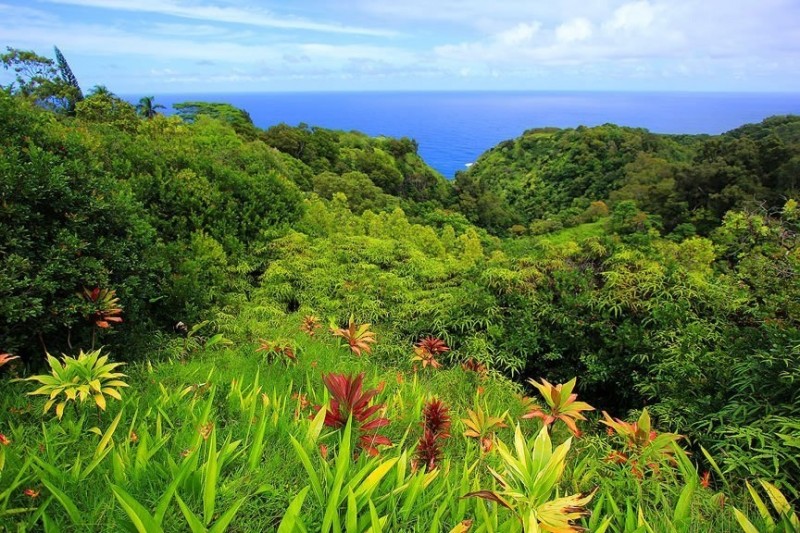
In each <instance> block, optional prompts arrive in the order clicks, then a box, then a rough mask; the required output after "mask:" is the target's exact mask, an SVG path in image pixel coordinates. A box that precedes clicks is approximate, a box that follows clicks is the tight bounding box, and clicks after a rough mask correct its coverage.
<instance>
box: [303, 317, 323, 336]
mask: <svg viewBox="0 0 800 533" xmlns="http://www.w3.org/2000/svg"><path fill="white" fill-rule="evenodd" d="M319 328H320V323H319V318H317V317H315V316H314V315H306V316H304V317H303V323H302V324H301V325H300V331H303V332H305V333H307V334H308V336H309V337H313V336H314V334H315V333H316V331H317V330H318V329H319Z"/></svg>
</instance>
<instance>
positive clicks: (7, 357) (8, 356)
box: [0, 353, 19, 368]
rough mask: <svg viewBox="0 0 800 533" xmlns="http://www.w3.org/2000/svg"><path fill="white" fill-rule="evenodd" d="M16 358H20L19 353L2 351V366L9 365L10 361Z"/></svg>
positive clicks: (0, 355)
mask: <svg viewBox="0 0 800 533" xmlns="http://www.w3.org/2000/svg"><path fill="white" fill-rule="evenodd" d="M14 359H19V356H18V355H11V354H10V353H0V368H3V367H4V366H5V365H7V364H8V363H9V362H10V361H13V360H14Z"/></svg>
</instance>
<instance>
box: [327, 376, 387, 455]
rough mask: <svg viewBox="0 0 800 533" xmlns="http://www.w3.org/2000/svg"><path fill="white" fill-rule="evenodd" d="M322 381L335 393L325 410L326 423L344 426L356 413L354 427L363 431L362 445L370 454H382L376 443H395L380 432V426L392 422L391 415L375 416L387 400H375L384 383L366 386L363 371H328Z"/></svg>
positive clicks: (359, 432) (336, 426)
mask: <svg viewBox="0 0 800 533" xmlns="http://www.w3.org/2000/svg"><path fill="white" fill-rule="evenodd" d="M322 381H323V383H325V387H326V388H327V389H328V392H330V394H331V399H330V405H329V406H328V408H327V412H326V413H325V425H326V426H328V427H332V428H342V427H344V426H346V425H347V420H348V419H349V418H350V417H351V416H352V418H353V427H354V428H356V429H357V431H358V435H359V437H358V442H359V445H360V446H361V448H362V449H363V450H364V451H366V452H367V453H368V454H370V455H378V449H377V448H376V446H379V445H386V446H388V445H391V444H392V441H390V440H389V439H388V438H387V437H386V436H384V435H380V434H379V433H378V430H379V429H380V428H382V427H384V426H387V425H389V419H388V418H385V417H382V416H378V417H376V418H373V417H375V415H376V414H377V413H378V411H380V410H382V409H383V408H384V407H385V406H384V405H383V404H371V402H372V400H373V399H374V398H375V396H377V395H378V394H380V393H381V391H382V388H381V387H379V388H376V389H368V390H364V389H363V383H364V373H363V372H362V373H361V374H358V375H357V376H346V375H344V374H326V375H323V376H322ZM319 408H320V409H321V408H322V407H321V406H320V407H319Z"/></svg>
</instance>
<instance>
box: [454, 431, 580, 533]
mask: <svg viewBox="0 0 800 533" xmlns="http://www.w3.org/2000/svg"><path fill="white" fill-rule="evenodd" d="M571 445H572V437H570V438H569V439H567V440H566V441H565V442H564V443H563V444H561V445H559V446H557V447H556V448H555V449H553V446H552V443H551V441H550V435H549V434H548V432H547V426H543V427H542V429H541V431H539V434H538V436H537V437H536V438H535V439H534V441H533V442H532V443H531V442H526V440H525V437H524V436H523V435H522V430H521V429H520V427H519V425H517V428H516V431H515V432H514V451H512V450H510V449H509V448H508V447H507V446H506V445H505V444H504V443H503V442H502V441H498V443H497V449H498V453H499V454H500V457H501V459H502V461H503V472H502V473H499V472H497V471H495V470H493V469H491V468H490V469H489V471H490V473H491V474H492V477H494V479H495V480H496V481H497V483H498V484H499V486H500V487H501V490H500V491H499V492H498V491H492V490H479V491H475V492H470V493H469V494H466V495H465V497H477V498H482V499H484V500H488V501H492V502H495V503H497V504H499V505H501V506H503V507H505V508H506V509H509V510H510V511H511V512H512V513H513V514H514V515H515V516H516V517H517V519H518V520H519V523H520V524H521V526H522V531H523V532H525V533H533V532H539V531H549V532H572V531H575V532H577V531H582V529H583V528H580V527H579V526H575V525H574V524H573V523H572V522H573V521H575V520H578V519H580V518H581V517H583V516H586V515H587V514H589V513H588V511H587V510H586V509H585V507H586V504H588V503H589V502H590V501H591V499H592V497H593V496H594V493H591V494H587V495H582V494H572V495H570V496H562V497H558V496H557V488H558V482H559V481H560V480H561V477H562V475H563V474H564V468H565V466H566V457H567V453H568V452H569V449H570V446H571Z"/></svg>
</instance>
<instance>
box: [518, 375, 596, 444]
mask: <svg viewBox="0 0 800 533" xmlns="http://www.w3.org/2000/svg"><path fill="white" fill-rule="evenodd" d="M528 382H529V383H530V384H531V385H533V386H534V387H536V388H537V389H539V393H540V394H541V395H542V397H543V398H544V400H545V402H546V403H547V406H548V408H549V409H545V408H543V407H540V406H539V405H536V404H533V405H531V406H530V409H531V410H530V411H529V412H527V413H525V414H524V415H522V418H540V419H541V420H542V422H543V423H544V425H545V426H550V425H551V424H553V422H555V421H557V420H561V421H562V422H564V424H565V425H566V426H567V428H568V429H569V430H570V432H572V434H573V435H575V436H576V437H580V435H581V432H580V430H579V429H578V426H577V425H576V423H575V422H576V421H577V420H586V417H585V416H583V415H582V414H581V412H582V411H594V407H592V406H591V405H589V404H588V403H586V402H578V401H575V400H577V398H578V395H577V394H574V393H573V392H572V390H573V389H574V388H575V383H576V382H577V378H572V379H571V380H569V381H568V382H567V383H562V384H558V385H552V384H550V383H549V382H548V381H547V380H546V379H544V378H542V382H541V383H538V382H536V381H534V380H532V379H529V380H528Z"/></svg>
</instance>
